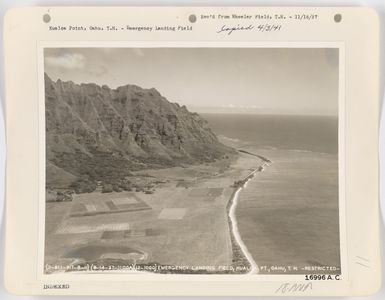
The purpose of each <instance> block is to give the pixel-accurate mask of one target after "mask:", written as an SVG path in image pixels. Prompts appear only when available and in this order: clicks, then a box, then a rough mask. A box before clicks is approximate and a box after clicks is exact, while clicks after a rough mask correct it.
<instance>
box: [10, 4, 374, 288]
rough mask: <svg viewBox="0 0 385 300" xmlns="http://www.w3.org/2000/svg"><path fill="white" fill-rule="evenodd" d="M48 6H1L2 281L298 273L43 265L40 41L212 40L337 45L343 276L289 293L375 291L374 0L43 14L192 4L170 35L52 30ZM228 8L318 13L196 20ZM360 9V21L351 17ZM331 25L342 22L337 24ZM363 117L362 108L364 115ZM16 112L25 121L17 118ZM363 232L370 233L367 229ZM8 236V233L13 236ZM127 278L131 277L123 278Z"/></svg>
mask: <svg viewBox="0 0 385 300" xmlns="http://www.w3.org/2000/svg"><path fill="white" fill-rule="evenodd" d="M47 10H48V8H43V7H39V8H20V9H13V10H11V11H10V12H8V14H7V17H6V22H5V28H4V30H5V31H4V33H5V41H6V49H5V60H6V76H7V80H6V101H7V103H6V113H7V118H6V121H7V122H6V123H7V144H8V158H7V166H8V167H7V209H6V211H7V219H6V228H7V229H6V235H7V242H6V285H7V287H8V289H10V290H12V291H14V292H15V293H33V294H84V295H86V294H99V295H100V294H105V295H108V294H115V295H128V294H131V295H133V294H135V295H275V294H277V293H276V291H277V289H278V288H279V287H280V284H282V283H286V282H294V283H303V276H302V275H287V276H286V275H258V276H255V278H254V276H242V275H169V276H170V278H166V277H167V276H166V277H163V276H162V277H163V278H162V279H161V278H160V277H159V275H145V278H144V276H143V275H133V274H129V275H116V274H108V275H103V274H90V275H86V276H83V275H79V274H77V275H67V274H65V275H55V277H56V278H55V279H53V278H52V277H48V278H47V277H46V275H43V274H42V269H41V267H42V253H43V251H42V245H43V244H44V241H43V240H42V232H43V233H44V231H42V230H43V228H44V217H43V218H42V216H44V205H42V203H43V204H44V183H45V180H44V171H45V169H44V168H42V164H43V166H44V164H45V163H44V161H45V159H44V157H45V156H44V151H42V148H43V150H44V147H41V145H44V144H45V137H44V120H43V121H42V118H41V117H39V114H41V112H42V111H44V94H43V93H42V91H44V88H42V87H43V85H44V70H43V69H42V61H43V60H42V58H43V55H42V51H43V49H44V48H45V47H101V46H102V45H103V46H105V47H136V48H137V47H156V48H157V47H171V48H172V47H180V48H183V47H219V46H220V47H232V48H242V47H259V48H272V47H292V48H301V47H303V48H311V47H316V48H318V47H320V48H321V47H322V48H328V47H330V48H339V53H340V55H339V57H340V59H339V74H340V81H339V87H340V89H339V145H340V147H339V188H340V191H339V201H340V202H339V207H340V210H339V212H340V229H342V230H341V232H340V237H341V239H340V241H341V249H340V250H341V266H342V275H343V276H342V278H343V279H342V280H340V281H329V282H327V281H325V282H312V289H307V290H305V291H301V290H295V291H291V292H290V293H287V295H300V294H303V295H359V294H367V293H370V292H373V291H374V290H375V289H377V288H378V286H379V284H380V275H379V273H380V263H379V252H378V250H379V243H378V176H377V173H378V172H377V168H378V166H377V157H378V152H377V151H378V150H377V148H378V147H377V144H378V139H377V137H378V65H379V64H378V48H379V47H378V19H377V16H376V14H375V13H374V12H373V11H372V10H371V9H367V8H340V7H338V8H309V7H308V8H279V7H275V8H265V7H264V8H257V7H255V8H250V7H248V8H241V7H234V8H231V7H226V8H221V7H215V8H210V7H205V8H199V7H178V8H177V7H167V8H166V7H165V8H151V7H148V8H143V7H137V8H134V7H132V8H129V7H126V8H112V7H108V8H97V7H94V8H87V7H79V8H75V7H73V8H71V7H67V8H61V7H55V8H50V9H49V15H50V18H51V19H50V21H52V22H53V21H56V22H64V23H66V22H67V20H70V22H71V23H78V22H85V23H86V24H98V22H100V23H104V21H105V20H104V19H103V18H102V17H101V16H102V15H103V16H104V15H107V14H106V12H107V11H108V14H110V15H113V16H114V17H115V18H116V19H117V20H118V22H122V23H123V22H126V20H127V19H132V20H134V21H135V22H139V23H140V22H143V23H145V22H146V23H149V24H150V23H152V24H155V23H157V22H165V21H166V22H167V21H169V20H173V22H174V21H175V20H178V19H179V20H180V19H183V20H186V21H183V22H189V21H188V19H189V16H191V15H194V14H195V15H196V16H198V20H196V22H195V23H194V26H196V25H199V28H198V29H196V30H195V31H194V32H190V33H188V34H187V33H186V32H179V33H177V34H175V35H173V36H171V37H170V35H168V34H166V33H164V34H161V35H146V36H143V35H142V34H141V33H133V34H130V35H127V34H126V33H120V34H117V33H114V34H113V35H108V34H107V33H106V32H103V33H102V32H93V33H89V32H88V33H86V32H79V31H75V32H70V33H69V32H60V33H58V32H49V31H47V24H49V23H51V22H50V21H49V22H48V23H47V24H46V23H44V22H43V20H42V18H43V17H42V16H43V15H44V14H45V13H46V12H47ZM106 10H107V11H106ZM90 11H92V13H90ZM232 11H235V12H237V13H240V14H246V13H247V14H250V13H251V14H253V13H258V14H297V13H298V14H299V15H300V14H301V13H302V14H311V13H314V12H316V13H317V14H319V15H320V20H319V21H317V22H316V23H315V24H312V25H311V26H307V25H306V26H305V25H304V24H303V23H296V24H294V25H293V24H289V25H288V26H287V29H286V30H285V32H282V33H281V32H280V33H278V34H277V35H273V34H272V33H266V32H265V33H263V34H261V35H249V34H247V33H244V32H237V33H239V35H237V36H235V34H234V35H233V34H231V35H230V36H227V37H226V36H223V35H222V36H218V34H217V30H218V24H219V23H217V21H218V20H211V21H210V22H206V23H205V24H203V25H202V20H201V19H199V16H201V15H203V14H207V15H211V14H223V15H225V14H227V13H229V12H232ZM159 12H161V13H159ZM336 14H341V15H342V18H341V22H338V23H336V22H335V21H334V18H335V16H336ZM84 16H87V17H84ZM129 16H131V18H129ZM357 19H360V20H361V22H360V23H358V22H356V21H357ZM100 20H102V21H100ZM108 21H109V20H108ZM238 22H240V21H239V20H237V21H236V23H238ZM283 24H285V23H283ZM363 24H364V25H365V26H364V25H363ZM103 25H105V24H103ZM340 25H342V27H341V26H340ZM335 26H340V27H339V28H337V29H336V27H335ZM304 27H306V28H304ZM219 28H220V26H219ZM211 30H212V31H211ZM16 50H17V51H16ZM20 82H26V84H25V86H24V88H23V89H18V88H17V85H18V83H20ZM27 96H29V101H28V102H26V101H25V99H26V97H27ZM363 99H365V100H363ZM18 103H19V104H18ZM20 103H23V106H20ZM42 109H43V110H42ZM362 118H364V119H363V121H362ZM20 120H24V121H23V122H20ZM42 126H43V127H42ZM11 132H12V133H11ZM24 132H26V133H28V134H27V136H26V138H24V139H23V143H24V144H25V145H27V146H28V147H20V142H21V136H22V134H23V133H24ZM41 133H43V134H41ZM42 143H43V144H42ZM341 143H342V145H343V147H341ZM37 157H38V158H39V160H37ZM360 157H361V159H362V160H360ZM362 157H364V158H365V159H363V158H362ZM364 162H365V164H363V163H364ZM26 166H28V167H26ZM357 171H360V172H361V173H360V172H357ZM36 174H39V176H36ZM16 179H17V180H22V181H26V180H27V179H30V180H29V181H28V184H26V187H25V188H24V189H20V188H18V186H17V182H16V181H17V180H16ZM360 185H361V187H360ZM38 187H39V188H38ZM42 188H43V190H42ZM26 199H28V201H27V200H26ZM38 203H39V205H38ZM20 205H23V207H25V209H24V210H23V211H20V210H19V209H18V207H20ZM31 212H35V213H31ZM21 220H23V222H22V224H20V221H21ZM345 225H346V226H345ZM342 227H343V228H342ZM25 231H27V232H28V233H29V235H28V237H26V236H25V235H24V234H23V233H24V232H25ZM368 233H370V234H371V236H370V237H368ZM11 236H12V239H13V240H14V242H10V240H11ZM43 236H44V234H43ZM368 245H370V247H369V246H368ZM17 249H36V250H35V251H32V252H34V254H31V253H29V255H25V256H24V257H20V250H17ZM357 256H361V257H366V258H369V260H370V261H371V265H370V268H366V269H365V268H362V266H360V265H359V264H357V261H356V260H357ZM21 266H23V267H25V268H26V272H23V274H20V267H21ZM50 276H52V275H50ZM288 276H289V277H288ZM257 277H258V278H257ZM15 280H16V281H15ZM101 280H103V281H106V280H107V281H108V284H106V285H105V286H103V287H101V285H100V281H101ZM228 281H233V282H234V281H236V282H237V287H231V286H229V285H228V284H226V282H228ZM57 282H60V283H68V284H70V289H69V290H65V289H64V290H51V289H46V290H44V289H43V284H46V283H57ZM127 282H130V285H129V287H127ZM364 282H365V284H363V283H364ZM27 283H28V284H27ZM148 284H151V286H152V289H151V291H149V290H148V289H146V286H147V285H148ZM277 295H278V294H277Z"/></svg>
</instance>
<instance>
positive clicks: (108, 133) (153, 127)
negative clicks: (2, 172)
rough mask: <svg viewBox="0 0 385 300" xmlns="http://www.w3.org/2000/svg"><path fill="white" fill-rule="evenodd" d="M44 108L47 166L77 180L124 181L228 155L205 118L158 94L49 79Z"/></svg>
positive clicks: (149, 90) (46, 82) (152, 90)
mask: <svg viewBox="0 0 385 300" xmlns="http://www.w3.org/2000/svg"><path fill="white" fill-rule="evenodd" d="M45 104H46V157H47V162H49V163H50V164H52V165H54V166H55V167H58V168H61V169H63V170H64V171H65V172H68V173H70V174H73V175H76V176H80V175H84V174H85V175H87V176H89V177H91V179H92V180H101V179H103V177H104V176H106V174H110V175H108V176H113V177H122V176H124V175H127V174H128V172H129V171H130V170H138V169H145V168H148V167H164V166H173V165H178V164H180V163H189V164H194V163H200V162H208V161H212V160H213V159H216V158H220V157H222V156H223V155H224V154H225V153H226V152H227V151H229V149H228V148H226V147H225V146H224V145H222V144H221V143H219V142H218V140H217V138H216V136H215V134H214V133H213V132H212V131H211V130H210V128H209V126H208V124H207V122H206V121H205V120H204V119H202V118H201V117H200V116H199V115H198V114H196V113H191V112H189V111H188V110H187V109H186V107H184V106H182V107H181V106H179V105H178V104H177V103H170V102H169V101H167V99H165V98H164V97H162V95H161V94H160V93H159V92H158V91H157V90H156V89H142V88H140V87H138V86H134V85H126V86H122V87H119V88H117V89H110V88H109V87H107V86H98V85H96V84H80V85H78V84H75V83H73V82H63V81H61V80H58V81H56V82H54V81H52V80H51V79H50V78H49V77H48V76H47V75H45ZM55 170H56V173H57V169H55ZM47 180H48V174H47Z"/></svg>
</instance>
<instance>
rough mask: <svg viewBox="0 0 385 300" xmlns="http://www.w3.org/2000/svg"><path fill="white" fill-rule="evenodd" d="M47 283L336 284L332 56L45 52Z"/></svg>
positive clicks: (199, 50)
mask: <svg viewBox="0 0 385 300" xmlns="http://www.w3.org/2000/svg"><path fill="white" fill-rule="evenodd" d="M44 99H45V220H44V227H45V233H44V274H46V275H50V274H58V273H71V274H82V273H86V274H89V273H97V274H99V273H100V274H102V273H103V274H108V273H127V274H191V275H193V274H200V275H202V274H203V275H220V274H228V275H255V276H257V275H282V274H284V275H291V274H305V275H306V274H337V275H338V274H341V258H340V253H341V251H340V242H341V241H340V219H339V216H340V209H339V203H340V197H339V195H340V192H339V190H340V185H339V155H338V153H339V148H340V147H341V145H339V49H338V48H258V47H252V48H251V47H250V48H226V47H218V48H216V47H196V48H194V47H193V48H162V47H156V48H148V47H143V48H128V47H111V48H106V47H72V48H71V47H46V48H45V49H44Z"/></svg>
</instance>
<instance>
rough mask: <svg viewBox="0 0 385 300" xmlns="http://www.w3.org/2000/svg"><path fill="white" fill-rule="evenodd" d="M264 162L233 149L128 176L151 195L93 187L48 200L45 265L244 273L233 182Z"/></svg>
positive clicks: (48, 267) (50, 269)
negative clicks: (232, 214) (237, 247)
mask: <svg viewBox="0 0 385 300" xmlns="http://www.w3.org/2000/svg"><path fill="white" fill-rule="evenodd" d="M262 164H263V161H262V160H261V159H260V158H258V157H255V156H252V155H249V154H245V153H234V154H230V155H228V156H227V158H225V159H221V160H217V161H215V162H212V163H206V164H201V165H194V166H185V167H174V168H166V169H157V170H145V171H140V172H134V176H133V178H130V180H133V181H135V180H138V181H141V182H143V181H148V182H149V184H151V185H152V186H154V190H153V193H151V194H150V193H144V192H143V191H138V192H137V191H132V192H120V193H115V192H112V193H101V192H100V191H95V192H92V193H85V194H78V195H75V197H74V199H73V201H72V202H61V203H47V204H46V240H45V264H46V270H45V271H46V272H47V273H55V272H63V271H66V269H65V268H66V267H67V268H68V270H76V267H79V266H83V265H84V264H87V263H94V264H100V265H107V267H108V265H111V264H112V265H120V264H124V263H125V264H133V263H134V264H138V265H143V266H144V267H145V266H146V265H152V264H158V265H161V266H165V269H163V270H161V271H160V272H161V273H245V272H246V271H247V270H246V268H247V266H244V268H241V269H239V270H234V269H232V268H233V266H234V261H233V260H234V259H233V258H234V256H233V247H234V245H233V244H232V238H231V234H232V233H231V228H230V223H229V217H228V205H229V201H230V200H231V198H232V196H233V194H234V191H235V187H234V186H233V185H234V182H235V181H238V180H241V179H243V178H245V177H246V176H247V175H248V174H250V172H252V171H253V170H256V169H258V168H259V167H260V166H261V165H262ZM56 266H59V267H56ZM63 266H64V268H63ZM68 266H70V267H68ZM74 266H75V267H74ZM167 266H168V268H166V267H167ZM55 267H56V269H55ZM238 267H239V263H238ZM176 268H177V269H176ZM150 271H153V270H150ZM158 272H159V270H158Z"/></svg>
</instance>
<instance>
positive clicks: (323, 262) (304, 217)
mask: <svg viewBox="0 0 385 300" xmlns="http://www.w3.org/2000/svg"><path fill="white" fill-rule="evenodd" d="M203 117H204V118H205V119H206V120H207V121H208V122H209V124H210V126H211V128H212V129H213V131H214V132H215V133H217V134H218V135H221V136H222V139H221V140H222V141H224V142H228V143H229V145H231V146H233V147H237V148H238V149H244V150H247V151H249V152H251V153H255V154H258V155H262V156H264V157H266V158H268V159H269V160H271V161H272V163H271V164H270V165H269V166H267V167H266V168H265V170H264V171H263V172H259V173H257V174H256V176H255V177H254V178H253V179H252V180H250V182H248V184H247V187H246V188H244V189H243V190H241V192H240V194H239V203H238V206H237V208H236V218H237V221H238V228H239V233H240V235H241V237H242V240H243V242H244V244H245V245H246V247H247V249H248V251H249V252H250V253H251V255H252V257H253V260H254V261H255V262H256V264H257V265H258V267H259V270H260V273H263V274H287V273H296V274H311V273H313V274H336V273H340V272H341V270H340V247H339V245H340V243H339V234H340V231H339V208H338V205H339V204H338V203H339V198H338V191H339V188H338V187H339V185H338V120H337V118H335V117H319V116H317V117H316V116H268V115H223V114H204V115H203ZM223 137H226V138H223ZM240 155H241V156H242V155H247V154H240Z"/></svg>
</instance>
